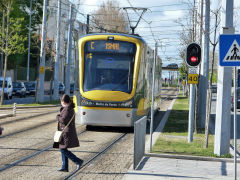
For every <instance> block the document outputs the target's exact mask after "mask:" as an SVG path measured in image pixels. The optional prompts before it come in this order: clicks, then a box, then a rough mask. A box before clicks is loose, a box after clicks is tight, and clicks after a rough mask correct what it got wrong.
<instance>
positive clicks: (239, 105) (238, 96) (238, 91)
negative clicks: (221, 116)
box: [231, 88, 240, 111]
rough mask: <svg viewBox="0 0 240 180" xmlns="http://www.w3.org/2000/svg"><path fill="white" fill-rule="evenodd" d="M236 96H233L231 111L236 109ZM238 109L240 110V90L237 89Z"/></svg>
mask: <svg viewBox="0 0 240 180" xmlns="http://www.w3.org/2000/svg"><path fill="white" fill-rule="evenodd" d="M233 102H234V95H232V103H231V110H232V111H233V108H234V103H233ZM237 109H240V88H237Z"/></svg>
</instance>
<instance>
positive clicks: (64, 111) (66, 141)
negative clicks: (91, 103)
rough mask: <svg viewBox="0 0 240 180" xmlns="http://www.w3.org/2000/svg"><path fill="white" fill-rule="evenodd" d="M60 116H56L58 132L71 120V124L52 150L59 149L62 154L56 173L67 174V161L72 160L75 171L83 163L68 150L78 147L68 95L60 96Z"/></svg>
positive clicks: (72, 104)
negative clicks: (60, 166) (60, 165)
mask: <svg viewBox="0 0 240 180" xmlns="http://www.w3.org/2000/svg"><path fill="white" fill-rule="evenodd" d="M60 99H61V105H62V107H61V108H60V114H58V115H57V120H58V130H60V131H62V130H63V129H64V127H65V126H66V125H67V124H68V122H69V121H70V120H71V119H72V118H73V119H72V121H71V123H70V124H69V126H68V127H67V128H65V130H64V131H63V136H62V140H61V141H60V142H59V143H54V145H53V147H54V148H59V149H60V152H61V154H62V168H61V169H59V170H58V171H63V172H68V159H70V160H72V161H73V162H74V163H75V164H76V165H77V169H79V168H80V166H81V165H82V163H83V160H81V159H79V158H78V157H77V156H75V155H74V154H73V153H72V152H71V151H69V150H68V148H74V147H78V146H79V141H78V137H77V132H76V127H75V117H73V116H74V115H75V113H74V107H75V104H74V103H73V102H72V100H71V99H70V97H69V95H67V94H63V95H62V96H61V98H60Z"/></svg>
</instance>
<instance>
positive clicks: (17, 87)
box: [13, 82, 26, 97]
mask: <svg viewBox="0 0 240 180" xmlns="http://www.w3.org/2000/svg"><path fill="white" fill-rule="evenodd" d="M13 95H14V96H19V97H26V87H25V85H24V83H23V82H13Z"/></svg>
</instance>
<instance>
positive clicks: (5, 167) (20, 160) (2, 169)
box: [0, 130, 87, 172]
mask: <svg viewBox="0 0 240 180" xmlns="http://www.w3.org/2000/svg"><path fill="white" fill-rule="evenodd" d="M85 132H87V131H86V130H83V131H81V132H79V133H78V136H79V135H81V134H83V133H85ZM52 148H53V146H52V145H50V146H48V147H45V148H43V149H41V150H39V151H37V152H34V153H32V154H30V155H28V156H25V157H23V158H21V159H19V160H17V161H14V162H12V163H10V164H7V165H6V166H4V167H2V168H0V172H2V171H5V170H7V169H9V168H11V167H14V166H16V165H18V164H20V163H22V162H24V161H26V160H28V159H31V158H32V157H34V156H37V155H39V154H41V153H42V152H45V151H48V150H49V149H52Z"/></svg>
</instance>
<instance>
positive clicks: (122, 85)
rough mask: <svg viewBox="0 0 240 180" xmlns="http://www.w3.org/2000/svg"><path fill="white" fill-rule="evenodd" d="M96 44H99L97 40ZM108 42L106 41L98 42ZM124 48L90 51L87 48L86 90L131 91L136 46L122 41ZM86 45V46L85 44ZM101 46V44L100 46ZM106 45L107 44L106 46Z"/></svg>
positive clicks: (85, 63) (85, 67)
mask: <svg viewBox="0 0 240 180" xmlns="http://www.w3.org/2000/svg"><path fill="white" fill-rule="evenodd" d="M94 42H95V45H96V44H97V43H96V41H94ZM99 43H101V44H106V41H101V42H98V44H99ZM120 45H121V46H123V45H125V46H124V49H120V50H119V49H118V51H116V50H115V49H114V50H112V51H106V50H103V51H100V49H99V51H97V50H98V49H94V51H91V47H90V51H87V50H89V49H88V48H86V49H87V50H86V49H85V62H84V91H85V92H86V91H91V90H110V91H122V92H126V93H129V94H130V93H131V91H132V80H133V66H134V56H135V51H136V47H135V45H134V44H133V43H128V42H124V44H123V43H120ZM85 47H86V46H85ZM98 47H99V46H98ZM104 47H105V46H104Z"/></svg>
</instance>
